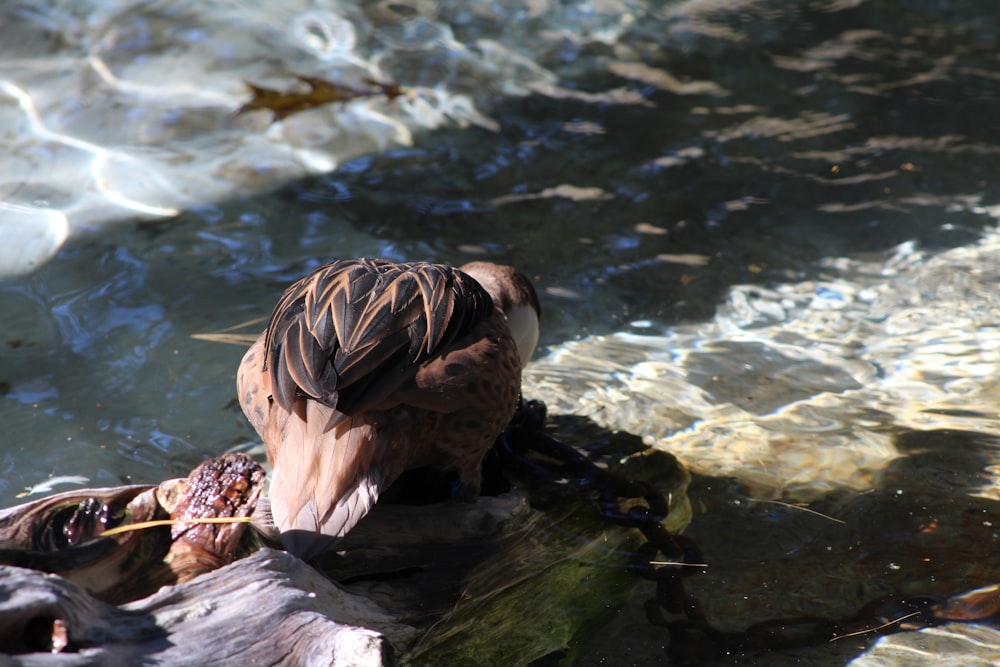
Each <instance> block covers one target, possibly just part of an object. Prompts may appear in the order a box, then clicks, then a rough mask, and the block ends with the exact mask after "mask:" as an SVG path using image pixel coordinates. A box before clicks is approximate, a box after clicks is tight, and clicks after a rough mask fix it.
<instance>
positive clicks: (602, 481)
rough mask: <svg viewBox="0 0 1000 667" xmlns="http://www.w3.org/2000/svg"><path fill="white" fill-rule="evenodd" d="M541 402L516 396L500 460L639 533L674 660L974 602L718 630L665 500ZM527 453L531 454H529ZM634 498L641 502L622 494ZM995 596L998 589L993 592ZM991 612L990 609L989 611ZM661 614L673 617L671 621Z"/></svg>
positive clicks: (811, 638)
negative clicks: (554, 422) (563, 429)
mask: <svg viewBox="0 0 1000 667" xmlns="http://www.w3.org/2000/svg"><path fill="white" fill-rule="evenodd" d="M545 420H546V408H545V405H544V404H543V403H542V402H540V401H524V402H523V403H522V404H521V405H520V406H519V407H518V411H517V414H516V415H515V417H514V419H513V420H512V422H511V424H510V426H509V427H508V428H507V430H506V431H504V433H503V434H502V435H501V436H500V438H499V439H498V441H497V445H498V446H497V452H498V454H499V456H500V459H501V463H502V464H505V465H507V466H512V467H514V468H515V469H517V470H520V471H523V472H527V473H528V474H531V475H533V476H535V477H537V478H542V479H570V480H572V481H573V483H574V484H573V486H574V487H575V488H578V489H580V490H581V492H583V493H585V494H587V495H588V497H596V501H597V504H598V507H599V509H600V513H601V516H602V517H603V518H604V519H605V520H606V521H609V522H610V523H612V524H615V525H618V526H621V527H623V528H633V529H636V530H638V531H639V532H641V533H642V536H643V538H644V541H643V543H642V545H641V546H640V547H639V548H638V549H636V550H635V551H634V552H633V553H632V554H631V562H630V563H629V566H630V568H631V569H632V570H633V571H635V572H636V573H637V574H638V575H640V576H642V577H643V578H645V579H648V580H651V581H653V582H655V584H656V586H655V591H656V592H655V596H654V597H653V598H652V599H650V600H647V601H646V602H645V605H644V607H645V612H646V617H647V619H648V620H649V622H650V623H652V624H653V625H656V626H660V627H664V628H667V629H668V630H669V632H670V636H671V650H672V652H673V653H675V654H676V655H677V656H678V657H680V658H681V659H684V658H687V659H691V660H699V659H704V658H705V657H707V656H708V655H720V654H725V653H729V652H733V651H745V650H775V649H788V648H795V647H802V646H808V645H815V644H822V643H826V642H829V641H833V640H835V639H839V638H844V637H852V636H858V635H872V636H874V635H880V634H888V633H891V632H897V631H899V630H903V629H907V630H912V629H919V628H923V627H928V626H930V625H936V624H939V623H942V622H945V621H947V620H950V619H951V618H956V617H959V616H963V615H964V617H965V618H964V620H969V619H968V616H969V614H970V611H969V610H970V609H975V608H976V607H975V605H976V604H978V605H979V606H982V602H981V597H982V596H980V599H978V600H974V599H972V598H970V600H969V602H968V604H964V605H961V606H960V608H958V609H956V601H960V602H963V600H962V596H956V597H954V598H951V599H941V598H933V597H910V598H886V599H883V600H879V601H877V602H875V603H872V604H869V605H867V606H866V607H865V608H864V609H862V610H861V612H860V613H859V614H858V616H857V617H855V618H853V619H849V620H846V621H845V620H841V621H837V620H833V619H827V618H812V617H798V618H785V619H775V620H769V621H764V622H761V623H757V624H754V625H752V626H750V627H749V628H747V629H746V630H744V631H742V632H722V631H719V630H717V629H715V628H714V627H713V626H712V625H711V624H710V623H709V621H708V619H707V618H706V616H705V614H704V612H703V611H702V609H701V606H700V605H699V604H698V601H697V600H696V599H694V598H693V597H692V596H690V595H688V593H687V591H686V589H685V586H684V579H686V578H687V577H689V576H691V575H693V574H697V573H699V572H702V571H703V568H702V567H698V565H699V564H702V563H704V562H705V561H704V559H703V558H702V556H701V551H700V549H699V548H698V545H697V544H695V542H694V541H693V540H691V539H690V538H688V537H685V536H683V535H672V534H671V533H670V532H669V531H667V529H666V528H665V527H664V526H663V523H662V521H663V519H664V518H665V517H666V516H667V514H668V512H669V508H670V499H669V498H668V497H667V496H666V495H664V494H663V493H662V492H661V491H660V490H658V489H657V488H656V487H654V486H653V485H651V484H647V483H645V482H641V481H637V480H632V479H627V478H624V477H622V476H619V475H616V474H614V473H612V472H609V471H607V470H605V469H604V468H601V467H600V466H598V465H597V464H596V463H594V462H593V461H591V460H590V459H589V458H588V457H587V456H586V455H585V454H583V453H582V452H581V451H579V450H578V449H576V448H574V447H572V446H570V445H567V444H564V443H562V442H559V441H558V440H556V439H555V438H553V437H552V436H550V435H548V434H547V433H545V431H544V427H545ZM531 454H535V455H538V456H535V457H532V456H531ZM635 499H640V500H642V501H643V503H644V504H635V503H630V504H629V506H628V508H627V509H624V508H623V503H622V501H623V500H635ZM998 595H1000V594H998ZM991 613H993V614H996V613H997V610H995V609H992V610H991ZM668 614H671V615H675V616H676V615H681V616H682V619H683V620H676V619H675V620H671V619H670V618H668Z"/></svg>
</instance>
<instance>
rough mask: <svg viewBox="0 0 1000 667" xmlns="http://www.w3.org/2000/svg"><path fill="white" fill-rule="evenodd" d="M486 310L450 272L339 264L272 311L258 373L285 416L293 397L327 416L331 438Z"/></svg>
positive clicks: (480, 293) (432, 267) (487, 302)
mask: <svg viewBox="0 0 1000 667" xmlns="http://www.w3.org/2000/svg"><path fill="white" fill-rule="evenodd" d="M493 310H494V308H493V301H492V299H491V298H490V295H489V294H488V293H487V292H486V291H485V290H484V289H483V288H482V286H480V285H479V283H477V282H476V281H475V280H473V279H472V278H470V277H469V276H468V275H466V274H465V273H463V272H461V271H459V270H458V269H454V268H452V267H449V266H444V265H440V264H428V263H423V262H412V263H405V264H396V263H392V262H387V261H385V260H379V259H345V260H338V261H335V262H332V263H330V264H327V265H326V266H324V267H321V268H320V269H318V270H316V271H315V272H313V273H312V274H310V275H309V276H307V277H305V278H303V279H301V280H299V281H298V282H296V283H294V284H293V285H292V286H291V287H289V288H288V290H286V291H285V293H284V295H283V296H282V297H281V299H280V300H279V301H278V305H277V306H276V307H275V309H274V312H273V314H272V315H271V321H270V323H269V324H268V328H267V333H266V339H265V344H264V349H265V350H268V351H269V354H268V355H266V358H265V362H264V368H263V369H262V370H264V371H267V372H269V373H270V374H271V379H272V382H271V384H272V388H273V392H274V396H273V398H274V400H275V401H277V402H278V404H279V405H281V406H282V407H283V408H285V409H286V410H291V405H292V402H293V401H294V399H295V396H296V395H297V394H299V395H305V396H308V397H310V398H313V399H315V400H318V401H320V402H322V403H323V404H324V405H326V406H328V407H330V408H334V409H335V410H336V412H335V413H334V415H333V416H332V417H331V419H330V423H329V424H328V425H327V428H328V429H329V428H332V427H333V426H334V425H335V424H336V423H337V422H338V421H339V420H340V418H342V417H343V416H345V415H346V416H353V415H355V414H358V413H361V412H364V411H365V410H368V409H371V408H372V407H373V406H375V405H378V403H379V402H380V401H382V400H384V399H385V398H386V397H387V396H388V395H390V394H391V393H392V392H393V391H394V390H395V389H397V388H399V387H400V386H401V385H402V384H403V383H404V382H406V381H407V380H409V379H410V378H411V377H412V373H413V372H414V369H416V368H417V366H419V364H421V363H422V362H424V361H426V360H427V359H429V358H431V357H433V356H434V355H435V354H437V353H438V352H440V351H441V350H443V349H445V348H447V347H448V346H450V345H451V344H452V343H453V342H454V341H455V340H457V339H459V338H461V337H462V336H464V335H466V334H468V333H469V332H470V331H471V330H472V329H473V327H475V326H476V325H477V324H479V323H480V322H482V321H483V320H485V319H486V318H488V317H490V315H491V314H492V312H493ZM338 413H339V414H338Z"/></svg>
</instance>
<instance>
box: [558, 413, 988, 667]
mask: <svg viewBox="0 0 1000 667" xmlns="http://www.w3.org/2000/svg"><path fill="white" fill-rule="evenodd" d="M895 440H896V443H897V445H898V447H899V449H900V452H901V453H902V456H901V458H899V459H897V460H896V461H895V462H894V463H893V464H892V465H891V466H890V467H889V468H888V469H887V470H886V471H885V473H884V475H883V476H882V478H881V479H880V480H879V483H878V484H877V485H876V487H875V488H873V489H872V490H871V491H868V492H864V493H855V492H837V493H831V494H828V495H827V496H826V497H824V498H820V499H817V500H816V501H815V502H813V503H810V504H809V505H808V507H806V506H793V505H787V504H783V503H775V502H774V501H772V500H769V499H754V498H750V497H748V496H747V495H746V492H745V489H744V487H742V485H740V484H739V483H738V482H736V481H735V480H731V479H721V478H711V477H704V476H695V477H694V479H693V480H692V483H691V486H690V489H689V495H690V498H691V502H692V504H693V505H694V507H695V515H694V517H693V519H692V523H691V525H690V527H689V528H688V529H687V531H686V533H685V534H686V535H687V536H688V537H690V538H691V539H693V540H694V541H695V542H696V543H697V544H698V546H699V547H700V548H701V550H702V552H703V554H704V557H705V562H706V563H707V564H708V567H707V568H705V570H704V571H703V572H702V573H700V574H699V575H698V576H694V577H691V578H689V579H687V580H686V581H687V590H688V593H689V594H690V595H691V596H692V597H693V598H695V599H696V600H697V601H698V602H699V603H700V604H701V607H702V611H703V612H704V613H705V615H706V617H707V618H708V619H709V621H710V622H711V623H712V625H713V626H714V627H715V628H717V629H719V630H721V631H724V632H726V633H729V636H728V637H726V638H722V637H718V636H711V635H709V634H705V633H697V632H695V633H693V634H688V635H684V634H682V635H680V636H679V638H680V641H679V638H678V636H675V637H674V638H673V641H671V640H670V638H669V637H668V636H667V635H666V633H664V632H663V631H662V629H659V628H654V627H652V626H650V625H648V624H644V620H645V619H644V614H643V610H642V606H641V601H642V600H643V599H644V598H646V597H648V596H651V595H653V590H652V587H651V586H650V585H648V584H642V585H640V587H639V590H638V591H637V594H636V595H635V596H634V597H633V599H632V600H631V601H630V602H629V603H628V604H626V605H624V606H623V607H620V608H619V609H617V612H616V615H617V617H616V618H613V619H612V620H611V621H610V622H609V624H608V625H607V626H606V628H605V629H604V630H603V631H602V633H601V635H600V637H593V638H590V639H585V640H583V643H584V646H585V649H584V653H585V654H586V655H587V658H586V659H584V660H582V661H581V662H579V663H576V664H581V665H628V664H643V663H642V659H641V658H638V662H636V661H635V659H633V658H632V657H631V656H646V655H654V654H655V653H656V652H658V651H659V652H661V653H662V652H663V651H667V652H668V654H669V655H672V656H673V657H674V658H675V659H677V660H679V662H681V663H685V664H720V665H721V664H760V663H759V662H758V661H765V662H766V664H768V665H792V664H810V665H831V666H832V665H843V664H844V663H845V662H846V661H848V660H850V659H851V658H853V657H855V656H857V655H858V654H860V653H861V652H862V651H863V650H864V649H865V648H867V647H869V646H870V645H871V643H872V642H873V641H874V640H875V639H876V638H877V636H878V634H880V633H876V632H858V634H851V631H852V630H851V627H852V626H851V624H852V623H857V622H858V621H859V620H861V619H865V618H869V619H877V620H876V621H875V622H873V623H872V625H873V626H879V625H883V624H884V628H883V630H882V632H883V633H884V632H894V631H898V630H901V629H913V628H919V627H924V625H925V624H924V621H923V620H922V617H921V613H922V611H924V610H926V609H927V608H929V607H933V606H935V605H938V606H940V605H942V604H943V602H944V600H945V599H947V598H949V597H951V596H956V595H959V594H961V593H964V592H965V591H969V590H971V589H975V588H979V587H983V586H990V585H995V584H996V583H997V582H998V581H1000V569H998V566H997V563H996V559H995V558H994V556H993V555H994V554H995V553H996V550H997V548H998V547H1000V532H998V531H997V526H998V525H1000V523H998V522H1000V503H998V502H997V500H996V499H995V498H993V497H984V496H983V495H981V494H983V493H984V482H985V481H986V480H985V479H984V477H985V476H984V474H983V471H984V469H985V468H986V467H987V466H990V465H992V462H993V461H994V460H995V459H994V458H991V457H990V456H987V455H985V454H984V452H985V451H989V450H992V449H995V448H996V447H997V445H998V442H997V440H996V438H994V437H991V436H983V435H982V434H980V433H975V432H966V431H954V430H940V431H903V432H900V433H898V434H897V435H896V438H895ZM985 491H989V489H985ZM996 614H997V610H996V609H994V610H993V612H992V614H991V615H992V619H989V618H985V619H984V620H986V621H987V622H989V623H995V621H996ZM989 615H990V614H988V616H989ZM896 619H900V620H899V622H898V623H894V622H893V621H894V620H896ZM879 621H881V622H879ZM933 623H935V622H933V621H932V624H933ZM754 626H758V627H756V628H755V627H754ZM764 629H766V632H763V631H762V630H764ZM748 630H749V633H747V634H742V633H745V632H747V631H748ZM817 630H818V632H817ZM824 632H827V633H829V635H830V636H826V637H824ZM796 634H798V635H799V637H798V639H799V640H801V646H799V647H795V648H793V647H785V648H781V649H779V650H774V651H767V650H765V649H764V648H763V646H762V644H765V645H766V644H767V643H768V642H769V641H770V642H773V645H774V644H778V643H779V642H784V641H789V640H790V641H792V642H794V641H795V637H796ZM623 656H624V657H623Z"/></svg>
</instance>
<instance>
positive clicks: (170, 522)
mask: <svg viewBox="0 0 1000 667" xmlns="http://www.w3.org/2000/svg"><path fill="white" fill-rule="evenodd" d="M189 523H250V517H248V516H223V517H207V518H203V519H156V520H154V521H140V522H138V523H127V524H125V525H123V526H117V527H115V528H108V529H107V530H105V531H104V532H102V533H100V534H99V535H98V537H112V536H114V535H120V534H122V533H128V532H132V531H134V530H146V529H147V528H159V527H160V526H179V525H184V524H189Z"/></svg>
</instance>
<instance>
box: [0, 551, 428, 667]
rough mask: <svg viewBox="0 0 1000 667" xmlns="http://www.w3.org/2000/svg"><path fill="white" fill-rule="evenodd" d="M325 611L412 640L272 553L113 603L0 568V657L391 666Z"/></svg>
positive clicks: (379, 642)
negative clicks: (147, 594)
mask: <svg viewBox="0 0 1000 667" xmlns="http://www.w3.org/2000/svg"><path fill="white" fill-rule="evenodd" d="M331 610H337V612H338V613H341V614H343V615H344V616H345V617H350V618H351V619H353V621H355V622H360V623H363V624H365V625H372V626H378V627H382V628H392V629H394V630H395V632H396V634H397V635H398V636H400V637H401V638H402V637H406V636H407V635H408V634H412V633H413V629H412V628H406V627H402V626H398V624H396V623H395V622H394V621H393V620H392V619H391V618H389V617H388V616H387V615H386V614H385V613H384V612H382V611H381V610H380V609H379V608H378V607H377V606H376V605H374V603H371V602H369V601H367V600H365V599H364V598H360V597H358V596H354V595H351V594H349V593H346V592H345V591H343V590H342V589H340V588H339V587H337V586H336V585H335V584H333V583H332V582H330V581H329V580H327V579H326V578H324V577H323V576H322V575H320V574H319V573H318V572H317V571H316V570H314V569H313V568H311V567H309V566H308V565H306V564H305V563H303V562H302V561H301V560H299V559H297V558H294V557H293V556H290V555H288V554H286V553H284V552H280V551H274V550H271V549H262V550H260V551H258V552H257V553H255V554H253V555H251V556H249V557H248V558H245V559H242V560H240V561H238V562H236V563H233V564H231V565H228V566H226V567H223V568H220V569H218V570H215V571H214V572H210V573H207V574H204V575H201V576H199V577H196V578H195V579H192V580H191V581H189V582H187V583H184V584H179V585H176V586H167V587H165V588H163V589H161V590H160V591H159V592H158V593H156V594H154V595H152V596H150V597H147V598H144V599H142V600H137V601H135V602H131V603H128V604H124V605H121V606H114V605H110V604H107V603H104V602H101V601H99V600H96V599H95V598H94V597H93V596H91V595H90V594H89V593H87V592H86V591H85V590H83V588H81V587H80V586H77V585H76V584H74V583H72V582H70V581H67V580H66V579H64V578H63V577H60V576H56V575H51V574H44V573H41V572H38V571H35V570H29V569H24V568H19V567H9V566H8V567H0V650H2V651H3V652H4V653H8V654H14V655H12V656H11V662H10V663H9V664H14V665H40V666H41V665H60V666H62V665H94V664H111V665H138V664H162V665H244V664H264V665H274V664H288V665H293V664H294V665H317V666H318V665H358V666H359V667H367V666H369V665H370V666H376V665H377V666H382V665H391V664H393V658H392V650H391V647H390V644H389V642H388V640H387V639H386V638H385V636H384V635H382V634H380V633H378V632H376V631H373V630H367V629H365V628H361V627H352V626H349V625H345V624H340V623H337V622H336V621H334V620H333V619H332V618H331V617H330V613H331ZM52 651H58V652H57V653H53V652H52ZM0 664H2V663H0Z"/></svg>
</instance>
